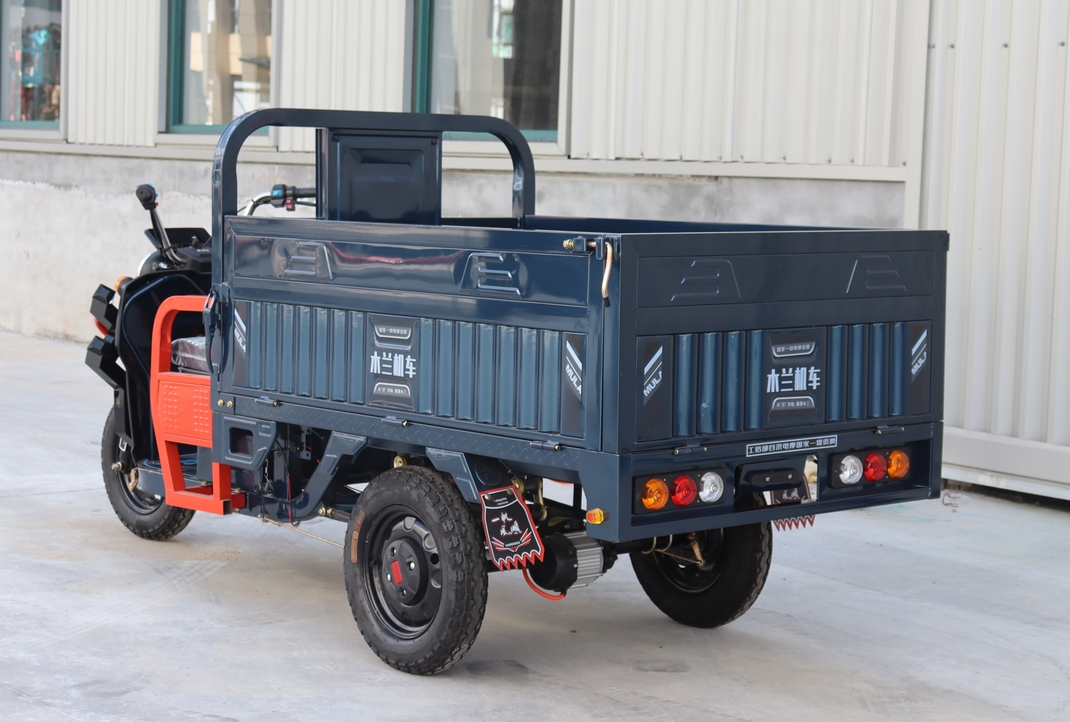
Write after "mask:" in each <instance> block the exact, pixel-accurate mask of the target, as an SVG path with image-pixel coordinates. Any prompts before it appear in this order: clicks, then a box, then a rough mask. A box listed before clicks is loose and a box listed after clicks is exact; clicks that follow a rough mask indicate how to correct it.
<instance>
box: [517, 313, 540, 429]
mask: <svg viewBox="0 0 1070 722" xmlns="http://www.w3.org/2000/svg"><path fill="white" fill-rule="evenodd" d="M517 361H518V363H517V376H518V379H517V421H516V425H517V427H518V428H521V429H534V428H536V427H537V426H538V425H539V332H538V331H536V330H535V329H533V328H522V329H520V354H519V358H518V359H517Z"/></svg>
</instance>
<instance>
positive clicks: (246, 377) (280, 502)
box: [86, 109, 948, 674]
mask: <svg viewBox="0 0 1070 722" xmlns="http://www.w3.org/2000/svg"><path fill="white" fill-rule="evenodd" d="M265 126H293V127H310V128H315V129H316V154H315V157H316V183H315V187H313V188H297V187H293V186H287V185H278V186H275V187H274V188H273V189H272V190H271V191H270V192H267V193H263V194H261V195H259V196H256V197H254V198H253V200H251V201H250V202H249V203H248V204H247V205H246V206H245V207H244V208H242V209H241V210H239V207H238V196H237V187H236V164H237V158H238V151H239V149H240V148H241V146H242V143H243V142H244V141H245V140H246V139H247V138H248V137H249V136H250V134H252V133H254V132H255V131H257V130H259V129H261V128H263V127H265ZM456 132H460V133H489V134H492V135H494V136H496V137H497V138H498V139H499V140H500V141H502V142H503V143H504V144H505V146H506V148H507V150H508V151H509V155H510V158H511V160H512V164H513V175H512V201H513V202H512V215H511V216H510V217H501V218H446V217H442V213H441V188H442V183H441V180H442V140H443V134H448V133H456ZM137 196H138V198H139V200H140V201H141V203H142V204H143V206H144V207H145V208H146V209H147V210H148V211H149V213H150V217H151V223H152V228H151V229H150V230H149V231H146V233H147V235H148V237H149V240H150V241H151V242H152V244H153V245H154V247H155V250H154V252H153V253H152V255H150V256H149V257H148V258H147V259H146V260H145V262H144V263H143V264H142V267H141V269H140V270H139V272H138V274H137V275H136V276H135V277H132V278H125V279H123V280H122V281H121V282H119V283H118V284H117V285H116V287H115V288H108V287H106V286H103V285H102V286H101V287H100V288H98V290H97V291H96V293H95V294H94V296H93V300H92V314H93V316H94V318H95V319H96V322H97V325H98V328H99V330H100V336H99V337H97V338H95V339H94V340H93V341H92V342H91V344H90V346H89V349H88V353H87V359H86V361H87V363H88V365H89V366H90V367H92V368H93V369H94V370H95V371H96V372H97V373H98V374H99V375H100V376H101V377H102V378H103V379H104V380H105V381H106V382H107V383H108V384H109V385H110V386H111V387H112V389H113V390H114V405H113V408H112V409H111V411H110V413H109V415H108V419H107V421H106V422H105V426H104V436H103V441H102V462H103V472H104V481H105V488H106V490H107V493H108V497H109V499H110V501H111V504H112V506H113V507H114V509H115V512H116V514H117V515H118V517H119V519H120V520H121V521H122V523H123V524H125V525H126V526H127V528H129V529H130V531H132V532H133V533H135V534H137V535H139V536H141V537H144V538H146V539H153V540H164V539H169V538H171V537H173V536H175V535H176V534H178V533H179V532H181V531H182V530H183V529H184V528H185V527H186V525H188V524H189V523H190V519H191V518H192V516H193V514H194V513H195V512H198V511H200V512H204V513H208V514H220V515H227V514H232V513H237V514H247V515H251V516H255V517H258V518H260V519H263V520H265V521H270V522H273V523H275V524H278V525H282V526H293V527H296V526H298V525H299V524H300V523H301V522H302V521H305V520H308V519H311V518H314V517H325V518H329V519H336V520H338V521H341V522H342V523H344V524H346V525H347V532H346V536H345V543H344V545H343V550H342V552H343V553H342V563H343V571H344V576H345V584H346V589H347V591H348V596H349V602H350V605H351V607H352V610H353V615H354V617H355V619H356V622H357V625H358V627H359V629H360V632H361V634H362V635H363V636H364V638H365V640H366V641H367V643H368V644H369V646H370V647H371V648H372V649H373V650H374V651H375V653H376V654H377V655H378V656H379V657H380V658H382V660H383V661H385V662H386V663H387V664H389V665H391V666H393V667H395V668H397V669H400V670H403V671H406V672H411V673H417V674H431V673H435V672H440V671H442V670H445V669H447V668H449V667H450V666H451V665H453V664H454V663H456V662H457V660H459V659H460V658H461V657H462V656H463V655H464V654H465V653H466V652H467V650H468V649H469V648H470V647H471V646H472V644H473V642H474V640H475V638H476V634H477V633H478V631H479V628H480V624H481V622H482V618H483V614H484V610H485V607H486V603H487V575H488V572H498V571H504V570H509V569H519V570H522V573H523V574H524V575H525V577H526V578H527V581H528V584H529V585H530V586H531V587H532V588H533V589H534V590H536V591H537V592H538V593H539V594H541V595H543V596H545V597H548V598H551V599H560V598H562V597H564V595H565V594H566V593H567V592H571V591H572V590H575V589H579V588H582V587H584V586H587V585H589V584H591V583H592V582H594V581H595V580H597V579H598V578H599V577H600V576H601V575H602V574H604V573H605V572H606V571H607V570H608V569H609V568H610V567H611V566H612V565H613V564H614V562H615V561H616V560H617V558H618V557H619V556H620V555H622V554H627V555H628V556H629V558H630V561H631V564H632V567H633V568H634V570H635V574H636V576H637V577H638V580H639V583H640V585H641V586H642V588H643V591H644V592H645V593H646V594H647V596H648V597H649V598H650V599H651V601H653V603H654V604H655V605H656V606H657V607H658V608H659V609H660V610H661V611H662V612H664V613H665V614H666V615H668V616H669V617H671V618H672V619H674V620H676V621H677V622H680V623H682V624H686V625H690V626H693V627H702V628H709V627H716V626H719V625H723V624H726V623H728V622H731V621H732V620H733V619H736V618H737V617H739V616H740V615H741V614H743V613H744V612H745V611H747V609H748V608H749V607H750V606H751V605H752V604H753V603H754V601H755V599H756V598H757V597H758V594H759V593H760V592H761V589H762V586H763V584H764V582H765V579H766V576H767V574H768V573H769V564H770V557H771V553H772V544H773V536H772V527H773V525H774V524H775V525H776V526H778V527H783V526H785V525H789V526H799V525H801V524H812V523H813V519H814V515H816V514H820V513H823V512H829V511H837V510H844V509H855V508H860V507H869V506H874V505H878V504H891V503H897V502H905V501H909V500H915V499H926V498H933V497H934V496H936V495H938V494H939V491H940V450H941V434H942V424H941V418H942V406H941V404H942V386H943V343H944V287H945V275H946V267H945V263H946V251H947V246H948V238H947V234H946V233H944V232H939V231H908V230H863V229H848V228H835V229H833V228H803V227H783V226H761V225H740V224H717V223H687V222H675V221H673V222H670V221H637V220H612V219H599V218H560V217H548V216H539V215H536V214H535V172H534V164H533V161H532V156H531V152H530V149H529V147H528V145H527V143H526V142H525V140H524V137H523V135H522V134H521V133H520V132H519V131H518V130H517V129H516V128H514V127H513V126H511V125H509V124H508V123H506V122H504V121H502V120H499V119H495V118H483V117H469V116H442V115H427V114H393V113H361V112H343V111H314V110H292V109H270V110H261V111H256V112H252V113H249V114H246V115H244V116H242V117H240V118H238V119H237V120H235V121H234V122H233V123H231V124H230V126H229V127H228V128H227V129H226V131H225V132H224V133H223V134H222V137H221V138H220V140H219V144H218V146H217V148H216V153H215V159H214V164H213V174H212V229H211V233H208V232H207V231H205V230H202V229H195V228H166V227H164V225H163V223H162V222H161V221H160V218H159V216H158V214H157V211H156V193H155V191H154V189H153V188H152V187H151V186H142V187H140V188H138V191H137ZM265 204H270V205H273V206H276V207H281V208H286V209H290V210H292V209H294V208H295V207H296V206H298V205H300V204H310V205H312V206H313V207H314V208H315V217H314V218H312V217H306V218H297V217H289V216H286V214H276V215H275V216H272V217H264V216H261V217H257V216H256V215H255V214H254V211H255V210H256V209H257V207H258V206H262V205H265ZM551 480H552V481H554V482H558V483H563V484H565V485H567V486H566V487H564V488H567V489H570V490H571V493H570V494H569V493H565V494H563V495H562V494H560V493H558V494H557V495H556V496H557V498H556V499H555V498H553V497H554V496H555V495H554V494H549V493H548V491H547V490H548V489H549V488H550V487H549V486H548V485H549V484H550V482H551ZM553 488H555V489H561V488H562V487H553Z"/></svg>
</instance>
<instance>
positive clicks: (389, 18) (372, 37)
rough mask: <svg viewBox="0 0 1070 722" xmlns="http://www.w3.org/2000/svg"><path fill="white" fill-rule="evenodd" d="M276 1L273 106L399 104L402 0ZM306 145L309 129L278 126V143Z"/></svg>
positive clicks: (385, 107) (309, 145)
mask: <svg viewBox="0 0 1070 722" xmlns="http://www.w3.org/2000/svg"><path fill="white" fill-rule="evenodd" d="M280 5H281V12H282V18H281V22H280V24H279V29H280V32H281V35H282V37H281V43H280V44H279V48H280V49H279V59H278V63H277V68H278V73H279V79H278V86H277V87H278V89H279V92H278V101H277V104H278V105H280V106H283V107H297V108H332V109H338V110H379V111H394V112H400V111H401V110H402V109H403V103H404V95H405V90H406V88H405V47H406V42H405V40H406V38H405V5H406V2H405V0H286V2H282V3H280ZM276 7H278V5H277V6H276ZM314 147H315V143H314V142H313V138H312V134H311V133H302V132H290V131H280V133H279V149H280V150H312V149H313V148H314Z"/></svg>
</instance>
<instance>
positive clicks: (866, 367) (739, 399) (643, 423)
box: [636, 321, 932, 443]
mask: <svg viewBox="0 0 1070 722" xmlns="http://www.w3.org/2000/svg"><path fill="white" fill-rule="evenodd" d="M931 332H932V323H931V322H930V321H897V322H893V323H873V324H856V325H852V326H849V327H845V326H830V327H810V328H799V329H778V330H771V331H763V330H754V331H729V332H726V333H706V334H690V333H686V334H677V335H674V336H640V337H639V338H638V358H639V361H640V374H641V379H640V383H639V384H638V386H637V388H639V389H640V394H641V398H640V399H639V403H638V404H637V405H636V409H637V412H636V413H637V419H636V428H637V440H638V441H657V440H665V439H670V438H672V439H676V440H678V442H679V443H683V442H684V441H686V440H687V438H688V437H693V436H704V435H708V434H712V433H717V432H718V431H721V432H723V433H731V432H740V431H754V430H759V429H773V428H784V427H791V426H794V427H805V426H807V425H817V424H823V423H826V422H836V421H844V420H845V418H844V417H845V410H846V420H850V421H860V420H873V421H874V423H876V424H878V425H880V424H890V423H895V422H896V421H899V420H900V419H902V418H907V417H912V416H913V417H917V416H920V415H923V414H927V413H929V411H930V409H931V393H932V391H931V389H932V384H931V364H929V363H928V362H929V360H930V359H931V358H932V353H931V352H930V347H929V342H930V341H931V338H932V333H931ZM722 337H724V338H725V339H726V342H725V343H724V353H723V356H722V353H721V338H722ZM767 369H768V372H767ZM845 399H846V402H845ZM696 422H697V423H696Z"/></svg>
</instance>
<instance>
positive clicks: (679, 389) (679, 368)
mask: <svg viewBox="0 0 1070 722" xmlns="http://www.w3.org/2000/svg"><path fill="white" fill-rule="evenodd" d="M696 351H697V348H696V344H695V334H693V333H684V334H680V335H679V336H677V337H676V359H675V361H676V371H675V373H674V374H673V390H674V396H675V397H676V398H675V399H674V403H673V415H674V417H675V419H674V424H673V426H674V430H673V433H674V435H675V436H694V435H695V385H696V384H695V355H696Z"/></svg>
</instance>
